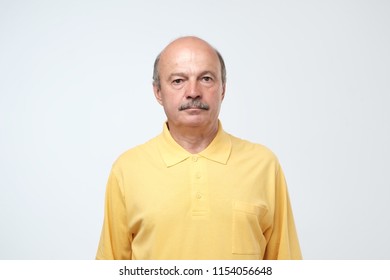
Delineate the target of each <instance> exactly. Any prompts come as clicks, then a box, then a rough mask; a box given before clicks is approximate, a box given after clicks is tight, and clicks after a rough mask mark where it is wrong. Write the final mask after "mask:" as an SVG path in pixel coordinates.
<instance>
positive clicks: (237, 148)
mask: <svg viewBox="0 0 390 280" xmlns="http://www.w3.org/2000/svg"><path fill="white" fill-rule="evenodd" d="M229 136H230V138H231V141H232V151H233V152H237V153H240V154H242V155H245V156H249V157H259V158H261V159H269V160H274V161H278V160H277V156H276V155H275V153H274V152H273V151H272V150H271V149H270V148H268V147H267V146H265V145H263V144H260V143H256V142H252V141H250V140H246V139H242V138H239V137H237V136H234V135H231V134H229Z"/></svg>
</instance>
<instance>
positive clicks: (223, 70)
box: [153, 37, 226, 88]
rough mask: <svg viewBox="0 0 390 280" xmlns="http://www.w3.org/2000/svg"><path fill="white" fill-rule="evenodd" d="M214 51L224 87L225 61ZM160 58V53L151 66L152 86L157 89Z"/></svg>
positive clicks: (158, 85)
mask: <svg viewBox="0 0 390 280" xmlns="http://www.w3.org/2000/svg"><path fill="white" fill-rule="evenodd" d="M184 38H186V37H183V38H179V39H184ZM188 38H190V37H188ZM192 38H194V39H198V38H196V37H192ZM205 43H206V42H205ZM210 47H211V46H210ZM214 51H215V53H216V54H217V56H218V59H219V63H220V64H221V80H222V84H223V85H225V84H226V66H225V61H224V59H223V57H222V55H221V53H220V52H219V51H218V50H217V49H214ZM160 57H161V53H160V54H159V55H158V56H157V57H156V60H155V61H154V66H153V85H154V86H156V87H158V88H160V86H161V84H160V73H159V69H158V66H159V63H160Z"/></svg>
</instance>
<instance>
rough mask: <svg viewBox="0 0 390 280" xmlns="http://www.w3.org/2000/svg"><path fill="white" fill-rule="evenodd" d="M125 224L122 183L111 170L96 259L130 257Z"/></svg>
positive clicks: (127, 231)
mask: <svg viewBox="0 0 390 280" xmlns="http://www.w3.org/2000/svg"><path fill="white" fill-rule="evenodd" d="M127 224H128V223H127V213H126V203H125V197H124V191H123V184H121V182H120V180H118V176H116V174H115V172H114V170H112V171H111V174H110V176H109V179H108V182H107V189H106V198H105V209H104V222H103V229H102V233H101V236H100V242H99V247H98V251H97V254H96V259H98V260H125V259H127V260H128V259H131V253H132V252H131V234H130V233H129V230H128V227H127Z"/></svg>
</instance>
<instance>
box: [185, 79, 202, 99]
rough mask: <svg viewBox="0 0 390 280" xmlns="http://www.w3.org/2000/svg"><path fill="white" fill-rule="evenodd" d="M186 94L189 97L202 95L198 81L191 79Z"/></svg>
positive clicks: (193, 97)
mask: <svg viewBox="0 0 390 280" xmlns="http://www.w3.org/2000/svg"><path fill="white" fill-rule="evenodd" d="M186 94H187V96H186V97H187V98H192V99H195V98H199V97H201V94H202V93H201V89H200V86H199V83H198V81H189V83H188V88H187V92H186Z"/></svg>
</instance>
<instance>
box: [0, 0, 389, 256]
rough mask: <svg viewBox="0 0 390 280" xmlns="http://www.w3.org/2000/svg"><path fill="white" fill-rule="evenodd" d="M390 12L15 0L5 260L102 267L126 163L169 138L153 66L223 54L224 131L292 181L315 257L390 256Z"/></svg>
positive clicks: (376, 6)
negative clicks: (194, 42)
mask: <svg viewBox="0 0 390 280" xmlns="http://www.w3.org/2000/svg"><path fill="white" fill-rule="evenodd" d="M389 14H390V2H389V1H375V0H370V1H344V0H341V1H340V0H339V1H333V0H331V1H329V0H328V1H255V0H253V1H249V0H237V1H210V0H197V1H179V0H167V1H92V0H91V1H80V0H79V1H75V0H67V1H15V0H12V1H4V0H0V188H1V193H0V222H1V224H0V259H93V258H94V256H95V252H96V248H97V243H98V239H99V235H100V229H101V224H102V218H103V199H104V192H105V184H106V180H107V177H108V173H109V170H110V168H111V164H112V162H113V161H114V160H115V159H116V157H117V156H118V155H119V154H120V153H122V152H123V151H125V150H126V149H128V148H130V147H133V146H135V145H137V144H140V143H143V142H145V141H146V140H148V139H150V138H151V137H153V136H155V135H157V134H158V133H160V131H161V129H162V124H163V122H164V120H165V116H164V114H163V111H162V108H161V107H160V105H158V104H157V102H156V101H155V100H154V96H153V93H152V87H151V76H152V64H153V61H154V58H155V56H156V55H157V54H158V52H159V51H160V50H161V49H162V48H163V47H164V46H165V45H166V44H167V43H168V42H170V41H171V40H173V39H175V38H177V37H178V36H182V35H197V36H200V37H202V38H204V39H206V40H208V41H209V42H210V43H212V44H213V45H214V46H215V47H217V48H218V49H219V50H220V51H221V53H222V54H223V55H224V57H225V60H226V64H227V69H228V86H227V95H226V98H225V101H224V104H223V105H222V113H221V120H222V123H223V125H224V128H225V129H226V130H227V131H228V132H230V133H232V134H234V135H236V136H239V137H241V138H245V139H249V140H251V141H253V142H258V143H262V144H264V145H266V146H268V147H269V148H271V149H272V150H273V151H274V152H275V153H276V154H277V155H278V157H279V160H280V162H281V164H282V166H283V169H284V171H285V174H286V177H287V181H288V185H289V191H290V196H291V200H292V204H293V208H294V214H295V219H296V224H297V229H298V232H299V236H300V241H301V246H302V251H303V255H304V257H305V258H306V259H390V241H389V236H390V225H389V213H390V205H389V203H388V201H389V196H390V195H389V193H390V191H389V187H390V183H389V173H390V164H389V159H390V148H389V143H390V125H389V120H390V113H389V103H390V97H389V93H390V92H389V88H390V87H389V86H390V79H389V78H390V66H389V65H390V52H389V50H390V32H389V27H390V17H389Z"/></svg>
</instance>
